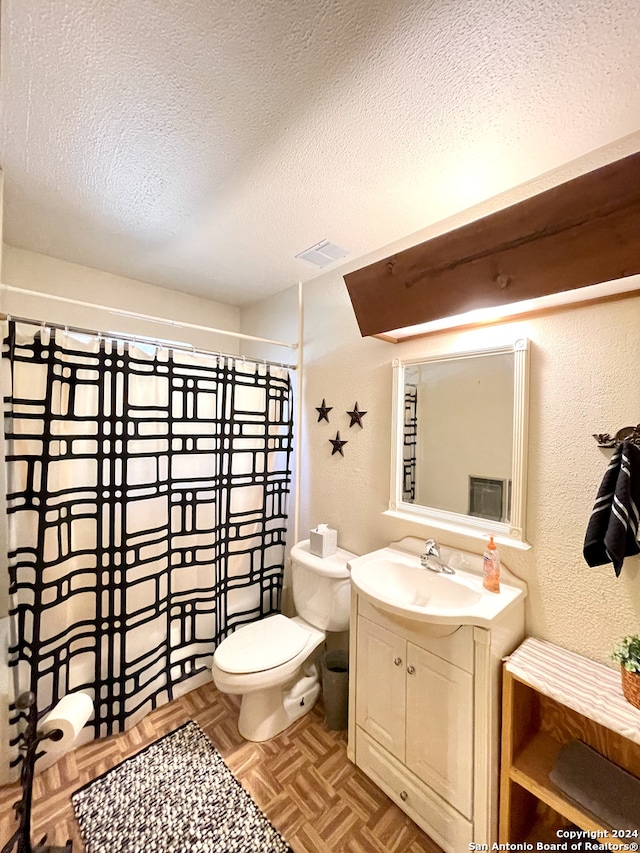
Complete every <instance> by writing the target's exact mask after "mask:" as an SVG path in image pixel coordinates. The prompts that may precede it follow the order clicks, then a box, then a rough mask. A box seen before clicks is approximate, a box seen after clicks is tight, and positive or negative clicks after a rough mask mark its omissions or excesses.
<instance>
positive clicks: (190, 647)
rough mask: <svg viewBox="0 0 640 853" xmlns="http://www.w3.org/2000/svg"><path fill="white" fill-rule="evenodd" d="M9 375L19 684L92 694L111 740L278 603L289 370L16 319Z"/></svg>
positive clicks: (52, 700)
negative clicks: (226, 639)
mask: <svg viewBox="0 0 640 853" xmlns="http://www.w3.org/2000/svg"><path fill="white" fill-rule="evenodd" d="M2 369H3V383H4V385H3V387H4V393H5V395H6V396H5V437H6V465H7V492H8V494H7V512H8V534H9V574H10V579H9V596H10V624H11V635H12V636H11V643H10V649H9V663H10V668H11V669H12V673H13V676H14V677H13V682H14V687H15V690H16V695H17V693H19V692H22V691H23V690H26V689H31V690H34V691H35V692H36V693H37V696H38V706H39V710H40V711H41V712H44V711H46V710H48V709H49V708H51V707H53V705H55V704H56V702H57V701H58V700H59V699H60V698H62V697H63V696H64V695H65V694H67V693H70V692H72V691H75V690H83V691H86V692H88V693H89V695H91V696H92V697H93V699H94V706H95V717H94V718H93V719H92V720H90V722H89V723H88V724H87V725H88V726H89V727H90V729H91V732H90V734H87V733H86V732H85V733H83V734H84V738H83V739H84V740H87V739H90V738H91V737H101V736H105V735H108V734H111V733H113V732H116V731H121V730H122V729H124V728H125V727H129V726H130V725H133V724H134V723H135V722H136V721H137V720H139V719H140V718H141V717H142V716H144V715H145V714H146V713H148V712H149V711H150V710H152V709H153V708H155V707H156V706H158V705H160V704H162V703H164V702H167V701H169V700H170V699H172V698H175V697H176V696H178V695H180V694H182V693H185V692H187V691H188V690H191V689H192V688H193V687H195V686H198V685H199V684H202V683H204V682H205V681H208V680H209V679H210V678H211V674H210V664H211V656H212V653H213V650H214V648H215V646H216V644H217V643H218V642H220V641H221V640H222V639H223V638H224V637H226V636H227V635H228V634H229V633H231V632H232V631H233V630H234V629H235V628H236V627H237V626H239V625H242V624H244V623H247V622H251V621H254V620H256V619H259V618H261V617H263V616H266V615H268V614H270V613H273V612H276V611H277V610H278V608H279V602H280V593H281V587H282V576H283V569H284V546H285V533H286V522H287V499H288V495H289V490H290V483H291V473H290V455H291V446H292V440H293V434H292V399H291V384H290V380H289V375H288V372H287V371H286V370H284V369H282V368H278V367H272V366H266V365H257V364H254V363H250V362H247V363H245V362H244V361H241V360H239V359H238V360H237V359H234V358H229V357H218V358H216V357H215V356H206V355H200V354H192V353H188V352H182V351H178V350H170V349H165V348H161V347H155V346H146V345H140V344H135V343H129V342H125V341H113V340H109V339H107V340H105V339H101V337H100V336H97V335H96V337H90V336H78V335H74V334H68V333H66V332H65V331H61V330H57V331H55V332H53V331H48V330H46V329H39V328H38V327H34V326H31V325H28V324H20V323H17V324H16V323H15V322H10V323H9V325H8V332H7V337H6V339H5V341H4V349H3V359H2ZM12 722H13V723H14V729H13V733H14V734H16V732H17V728H16V726H15V724H16V722H17V720H16V719H15V718H14V719H13V720H12Z"/></svg>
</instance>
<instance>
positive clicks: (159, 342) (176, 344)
mask: <svg viewBox="0 0 640 853" xmlns="http://www.w3.org/2000/svg"><path fill="white" fill-rule="evenodd" d="M0 320H15V321H16V322H17V323H26V324H28V325H30V326H38V327H39V328H41V329H42V328H45V329H60V330H61V331H64V332H75V333H76V334H79V335H99V336H101V337H103V338H109V339H113V338H120V339H122V340H127V341H132V342H133V343H140V344H155V345H156V346H160V347H164V349H173V350H180V351H181V352H192V353H194V354H196V355H215V356H221V357H224V358H235V359H237V360H238V361H250V362H253V363H254V364H268V365H269V366H272V367H283V368H286V369H288V370H297V369H298V366H297V365H296V364H287V363H286V362H283V361H273V360H272V359H269V358H257V357H255V356H248V357H247V358H245V356H244V355H238V353H230V352H220V351H219V350H205V349H201V348H200V347H195V346H194V345H193V344H187V343H183V342H182V341H170V340H167V339H165V338H151V337H149V336H148V335H132V334H130V333H129V332H101V331H100V330H99V329H83V328H81V327H80V326H73V325H71V324H69V323H49V322H47V321H46V320H32V319H31V318H30V317H17V316H16V315H15V314H0Z"/></svg>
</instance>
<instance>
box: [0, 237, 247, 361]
mask: <svg viewBox="0 0 640 853" xmlns="http://www.w3.org/2000/svg"><path fill="white" fill-rule="evenodd" d="M3 248H4V251H3V256H2V283H3V284H8V285H12V286H14V287H21V288H24V289H26V290H37V291H42V292H44V293H50V294H53V295H54V296H63V297H65V298H70V299H77V300H80V301H82V302H91V303H95V304H98V305H106V306H109V307H110V308H114V309H116V310H117V309H120V310H123V311H133V312H136V313H139V314H146V315H151V316H154V317H162V318H165V319H168V320H175V321H176V322H178V323H179V321H181V320H182V321H184V322H187V323H195V324H197V325H202V326H210V327H213V328H216V329H224V330H230V331H238V329H239V326H240V309H238V308H236V307H234V306H231V305H224V304H222V303H221V302H214V301H213V300H209V299H202V298H201V297H197V296H189V295H187V294H184V293H177V292H176V291H173V290H167V289H166V288H164V287H156V286H155V285H152V284H147V283H145V282H142V281H135V280H134V279H130V278H123V277H121V276H117V275H112V274H111V273H106V272H102V271H101V270H95V269H90V268H89V267H83V266H79V265H78V264H72V263H69V262H67V261H61V260H58V259H57V258H50V257H48V256H47V255H39V254H37V253H36V252H28V251H26V250H25V249H17V248H15V247H13V246H7V245H5V246H4V247H3ZM0 311H3V312H5V313H10V314H14V315H16V316H22V317H29V318H31V319H36V320H48V321H49V322H52V323H68V324H69V325H75V326H80V327H82V328H88V329H96V330H98V331H102V332H106V331H116V332H126V333H128V334H133V335H136V334H137V335H146V336H149V337H154V338H162V339H169V340H173V341H184V342H186V343H190V344H194V346H196V347H199V348H201V349H209V350H214V351H218V350H221V351H223V352H229V353H237V352H239V351H240V350H239V346H238V342H237V339H236V338H232V337H227V336H224V335H213V334H211V333H209V332H201V331H197V330H192V329H184V328H180V327H179V326H171V325H167V324H164V323H155V322H148V321H144V320H139V319H134V318H131V317H124V316H122V315H117V314H113V313H111V312H109V311H100V310H95V309H93V308H85V307H81V306H77V305H69V304H67V303H63V302H55V301H53V300H51V299H42V298H40V297H37V296H28V295H26V294H21V293H12V292H7V291H2V292H0Z"/></svg>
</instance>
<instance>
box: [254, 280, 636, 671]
mask: <svg viewBox="0 0 640 853" xmlns="http://www.w3.org/2000/svg"><path fill="white" fill-rule="evenodd" d="M304 294H305V317H306V319H305V330H304V341H305V362H306V370H305V376H304V403H303V423H302V483H301V519H300V536H301V537H302V536H304V535H306V531H307V530H308V529H309V527H311V526H315V525H316V524H317V523H318V522H328V523H329V524H331V525H332V526H334V527H336V528H337V529H338V531H339V543H340V545H341V546H343V547H344V548H347V549H349V550H352V551H355V552H356V553H365V552H367V551H370V550H373V549H375V548H378V547H381V546H383V545H386V544H387V543H388V542H390V541H393V540H396V539H399V538H400V537H402V536H406V535H413V536H420V537H423V536H424V537H426V536H427V535H434V536H435V537H436V538H437V539H439V540H440V541H441V542H442V543H444V544H447V545H450V546H453V547H460V548H465V549H467V550H470V551H475V552H478V553H481V552H482V550H483V543H482V542H481V541H480V540H478V539H472V538H470V537H466V536H461V535H453V534H449V533H445V532H444V531H439V530H437V529H435V528H428V527H425V526H422V525H418V524H414V523H409V522H402V521H398V520H395V519H392V518H389V517H387V516H383V515H382V513H383V511H384V510H385V509H386V507H387V503H388V492H389V471H390V434H391V429H390V427H391V361H392V358H393V357H394V356H398V355H402V356H408V355H410V354H411V355H414V354H418V353H420V352H425V353H427V352H429V353H431V352H443V351H447V350H451V351H453V350H461V349H468V348H470V347H473V346H475V345H486V344H489V343H491V344H494V343H495V344H497V343H502V342H505V341H508V340H513V339H515V338H516V337H519V336H521V335H526V336H527V337H529V338H530V340H531V385H530V389H531V394H530V433H529V479H528V512H527V536H528V540H529V541H530V542H531V544H532V546H533V547H532V548H531V550H529V551H519V550H515V549H512V548H507V547H503V548H502V558H503V561H504V562H505V564H506V565H508V566H509V568H510V569H511V570H512V571H514V572H515V573H516V574H517V575H518V576H519V577H521V578H522V579H523V580H525V581H526V582H527V583H528V585H529V598H528V602H527V610H526V613H527V616H526V618H527V631H528V633H530V634H533V635H535V636H538V637H542V638H545V639H548V640H550V641H551V642H554V643H557V644H558V645H561V646H564V647H565V648H568V649H571V650H573V651H577V652H579V653H581V654H584V655H586V656H587V657H591V658H594V659H597V660H601V661H603V662H607V655H608V653H609V650H610V647H611V645H612V643H613V642H614V640H615V639H616V638H617V637H619V636H620V635H621V634H624V633H626V632H629V631H635V630H638V628H639V627H640V624H639V623H640V557H636V558H630V559H627V560H626V562H625V565H624V568H623V571H622V574H621V576H620V578H618V579H616V577H615V574H614V571H613V568H612V567H611V566H603V567H600V568H595V569H591V568H589V567H588V566H587V565H586V563H585V562H584V560H583V558H582V543H583V539H584V534H585V530H586V525H587V522H588V518H589V515H590V512H591V508H592V506H593V502H594V499H595V495H596V491H597V489H598V486H599V484H600V481H601V478H602V476H603V474H604V470H605V468H606V465H607V463H608V460H609V458H610V455H611V451H606V450H601V449H599V448H598V447H597V446H596V443H595V441H594V439H593V438H592V437H591V436H592V433H596V432H612V433H613V432H615V431H616V430H617V429H618V428H620V427H622V426H626V425H628V424H635V423H637V422H638V420H640V382H638V378H637V367H636V365H637V364H638V363H640V297H636V298H629V299H625V300H622V301H620V302H614V303H611V304H606V305H598V306H590V307H581V308H574V309H570V310H564V311H558V312H557V313H554V314H552V315H550V316H547V317H543V318H538V319H535V320H531V321H527V322H519V323H511V324H503V325H500V326H496V327H492V328H486V329H481V330H477V331H467V332H461V333H453V332H450V333H443V334H440V335H436V336H432V337H431V338H428V339H425V340H424V341H417V342H412V343H406V344H401V345H397V346H394V345H392V344H386V343H384V342H382V341H378V340H373V339H362V338H361V337H360V335H359V333H358V330H357V326H356V322H355V318H354V316H353V311H352V309H351V305H350V302H349V299H348V295H347V291H346V287H345V285H344V283H343V280H342V278H341V277H340V276H339V275H337V274H333V275H332V274H327V275H325V276H323V277H322V278H320V279H317V280H316V281H315V282H312V283H309V284H307V285H305V290H304ZM279 300H280V302H279V305H280V307H283V306H284V305H285V300H284V297H283V296H281V297H279ZM292 301H293V300H292V299H291V300H290V306H289V307H290V308H291V307H292V305H291V303H292ZM266 304H267V303H265V304H264V305H263V306H262V308H260V307H259V306H254V308H253V309H251V311H250V312H246V313H245V315H244V316H243V323H244V324H245V325H247V326H251V327H252V328H253V329H254V330H256V329H258V328H259V326H260V318H261V317H262V318H267V317H268V318H269V320H270V324H271V329H270V331H271V333H272V334H275V332H276V329H277V328H283V327H286V326H287V324H289V328H291V322H292V320H291V316H290V315H287V312H286V311H284V310H282V311H273V310H272V311H269V310H268V309H267V308H266V307H265V306H266ZM323 397H324V398H325V399H326V401H327V405H329V406H333V407H334V408H333V411H332V412H331V413H330V419H331V422H330V424H326V423H325V422H322V423H317V413H316V411H315V407H316V406H319V405H320V403H321V400H322V398H323ZM356 400H357V401H358V404H359V407H360V409H363V410H367V415H366V416H365V417H364V419H363V423H364V429H362V430H360V429H359V428H358V427H353V428H351V429H350V428H349V417H348V416H347V415H346V414H345V412H346V410H347V409H351V407H352V406H353V403H354V402H355V401H356ZM338 429H339V430H340V433H341V437H342V438H343V439H348V441H349V443H348V444H346V445H345V447H344V454H345V455H344V458H342V457H341V456H339V455H337V454H336V455H335V456H332V455H331V445H330V444H329V441H328V439H329V438H334V437H335V434H336V430H338ZM470 440H473V425H472V424H470Z"/></svg>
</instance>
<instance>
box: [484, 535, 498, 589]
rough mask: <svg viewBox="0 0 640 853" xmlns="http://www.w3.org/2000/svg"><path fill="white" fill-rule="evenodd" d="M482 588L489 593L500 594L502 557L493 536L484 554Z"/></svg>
mask: <svg viewBox="0 0 640 853" xmlns="http://www.w3.org/2000/svg"><path fill="white" fill-rule="evenodd" d="M482 586H483V587H484V588H485V589H486V590H488V591H489V592H500V555H499V554H498V549H497V548H496V543H495V542H494V541H493V536H490V537H489V544H488V545H487V549H486V551H485V552H484V560H483V564H482Z"/></svg>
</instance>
